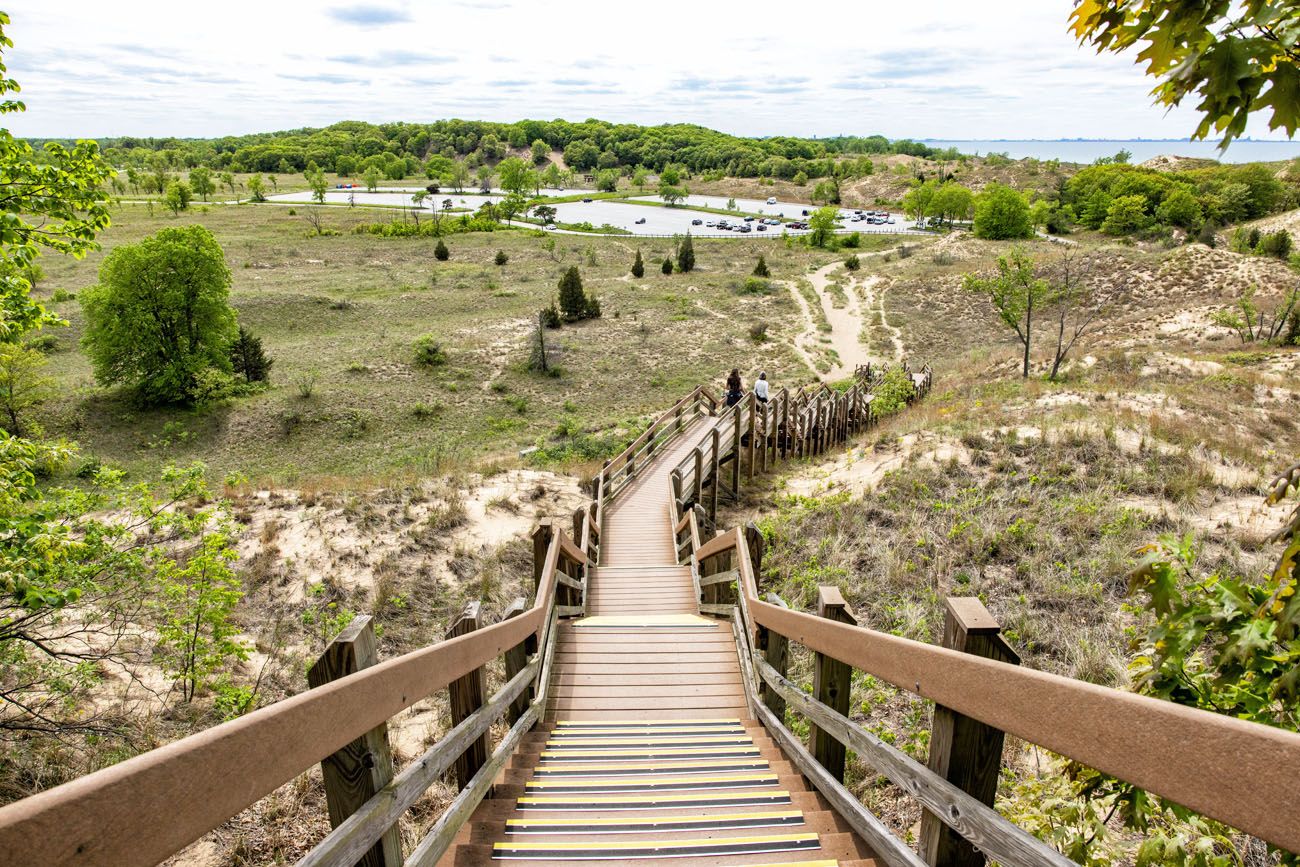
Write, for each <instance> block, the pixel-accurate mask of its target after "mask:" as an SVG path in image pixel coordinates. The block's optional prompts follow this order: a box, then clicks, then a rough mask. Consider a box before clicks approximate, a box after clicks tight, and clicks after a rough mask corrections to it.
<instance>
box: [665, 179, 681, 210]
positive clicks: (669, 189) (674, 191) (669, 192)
mask: <svg viewBox="0 0 1300 867" xmlns="http://www.w3.org/2000/svg"><path fill="white" fill-rule="evenodd" d="M659 198H661V199H663V200H664V201H665V202H667V203H668V207H670V208H674V207H676V206H677V203H678V202H680V201H681V200H682V199H684V198H686V191H685V190H683V189H682V188H681V187H675V186H673V185H672V184H670V183H668V182H667V181H660V182H659Z"/></svg>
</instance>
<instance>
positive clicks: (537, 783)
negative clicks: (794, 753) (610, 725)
mask: <svg viewBox="0 0 1300 867" xmlns="http://www.w3.org/2000/svg"><path fill="white" fill-rule="evenodd" d="M776 780H777V776H776V774H770V773H768V774H764V773H758V774H718V775H717V776H703V775H701V776H692V777H667V778H655V779H649V780H647V779H642V778H641V776H640V775H637V776H634V777H603V778H602V777H593V778H579V779H576V780H574V779H560V780H553V779H550V778H547V779H544V780H529V781H528V782H527V783H526V784H525V785H526V786H527V788H528V789H529V790H530V791H532V790H543V789H577V788H588V789H596V788H600V787H601V786H614V785H617V786H646V787H651V786H673V785H688V784H689V785H690V786H692V787H693V788H702V787H707V786H710V785H717V786H725V785H726V784H727V783H775V782H776Z"/></svg>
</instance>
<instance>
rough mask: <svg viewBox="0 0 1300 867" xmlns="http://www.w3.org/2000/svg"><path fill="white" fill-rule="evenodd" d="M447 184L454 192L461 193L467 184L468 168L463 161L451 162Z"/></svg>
mask: <svg viewBox="0 0 1300 867" xmlns="http://www.w3.org/2000/svg"><path fill="white" fill-rule="evenodd" d="M447 182H448V183H450V184H451V186H452V189H454V190H455V191H456V192H458V193H460V192H463V191H464V190H465V185H466V184H468V183H469V166H467V165H465V163H464V161H463V160H456V161H455V162H453V163H452V164H451V170H450V171H449V172H448V173H447Z"/></svg>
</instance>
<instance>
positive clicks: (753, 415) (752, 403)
mask: <svg viewBox="0 0 1300 867" xmlns="http://www.w3.org/2000/svg"><path fill="white" fill-rule="evenodd" d="M757 439H758V398H756V397H752V396H751V397H750V399H749V480H750V481H751V482H752V481H754V449H755V448H756V447H757V446H758V443H757V442H756V440H757Z"/></svg>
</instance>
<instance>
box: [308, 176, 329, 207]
mask: <svg viewBox="0 0 1300 867" xmlns="http://www.w3.org/2000/svg"><path fill="white" fill-rule="evenodd" d="M307 184H308V185H309V186H310V187H311V197H312V198H313V199H314V200H315V201H316V204H318V205H323V204H325V191H326V190H328V189H329V188H330V185H329V181H327V180H325V173H324V172H323V171H321V170H320V169H316V171H314V172H312V173H311V174H309V175H308V176H307Z"/></svg>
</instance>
